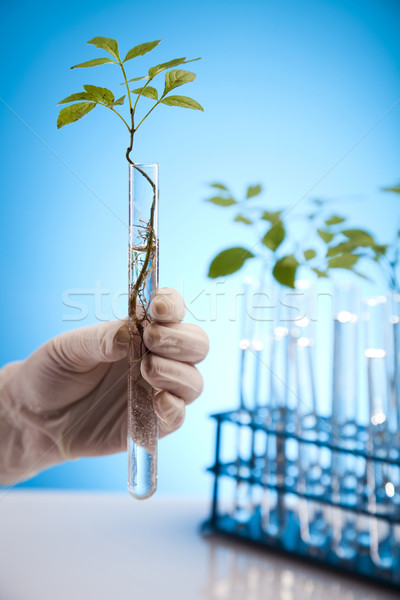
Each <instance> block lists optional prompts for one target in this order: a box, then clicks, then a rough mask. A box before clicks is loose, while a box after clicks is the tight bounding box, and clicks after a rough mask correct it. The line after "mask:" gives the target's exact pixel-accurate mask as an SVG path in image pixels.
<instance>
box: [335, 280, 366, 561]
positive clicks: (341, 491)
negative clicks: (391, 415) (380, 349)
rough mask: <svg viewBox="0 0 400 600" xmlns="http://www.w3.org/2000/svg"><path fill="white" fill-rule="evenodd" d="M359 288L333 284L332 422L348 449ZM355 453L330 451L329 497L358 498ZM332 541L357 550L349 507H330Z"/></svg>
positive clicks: (349, 551)
mask: <svg viewBox="0 0 400 600" xmlns="http://www.w3.org/2000/svg"><path fill="white" fill-rule="evenodd" d="M359 315H360V296H359V288H358V287H357V286H356V285H355V284H353V283H351V282H348V281H343V282H340V283H338V284H336V286H335V288H334V314H333V327H334V331H333V339H334V342H333V387H332V415H331V425H332V428H333V432H334V438H335V443H338V444H341V445H343V446H345V447H346V449H347V450H351V448H352V447H354V445H355V443H356V438H357V434H358V420H359V418H358V408H357V407H358V402H359V379H358V377H359V362H360V361H359ZM357 460H358V459H357V457H355V456H353V455H352V454H351V452H347V453H341V452H333V456H332V477H331V482H332V501H333V503H334V504H338V503H342V504H348V505H354V504H356V502H357V499H356V494H357V489H358V476H357V469H356V463H355V461H357ZM331 523H332V536H333V537H332V545H333V550H334V552H335V553H336V554H337V555H338V556H339V557H340V558H342V559H347V560H352V559H353V558H354V557H355V556H356V554H357V529H356V516H355V513H352V512H351V511H347V510H342V509H338V508H337V507H335V506H333V507H332V508H331Z"/></svg>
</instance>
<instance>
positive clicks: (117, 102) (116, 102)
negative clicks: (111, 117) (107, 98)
mask: <svg viewBox="0 0 400 600" xmlns="http://www.w3.org/2000/svg"><path fill="white" fill-rule="evenodd" d="M124 100H125V95H123V96H121V98H118V100H115V101H114V102H113V106H119V105H121V104H123V103H124Z"/></svg>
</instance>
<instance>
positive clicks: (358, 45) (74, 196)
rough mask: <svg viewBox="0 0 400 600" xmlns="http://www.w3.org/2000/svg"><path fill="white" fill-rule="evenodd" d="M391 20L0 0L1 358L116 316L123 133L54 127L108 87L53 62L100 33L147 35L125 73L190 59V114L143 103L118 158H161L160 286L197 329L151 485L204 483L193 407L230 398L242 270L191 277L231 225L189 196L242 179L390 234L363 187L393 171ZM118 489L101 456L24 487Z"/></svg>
mask: <svg viewBox="0 0 400 600" xmlns="http://www.w3.org/2000/svg"><path fill="white" fill-rule="evenodd" d="M399 17H400V10H399V3H398V2H397V1H389V0H386V1H384V2H381V1H368V2H365V1H364V0H360V1H354V0H345V1H334V0H325V1H321V0H318V1H312V0H304V1H302V2H298V1H295V0H282V1H280V2H272V1H271V0H263V1H256V0H247V2H237V1H234V0H230V1H219V2H215V1H212V2H211V1H210V0H203V1H202V2H201V3H192V2H180V1H177V0H171V1H170V2H160V1H157V0H153V1H152V2H151V3H144V2H132V1H130V2H120V1H113V2H110V1H102V0H96V2H93V1H86V2H84V3H83V2H76V1H75V0H71V1H70V2H68V4H64V3H57V2H49V1H40V0H39V1H37V2H34V3H32V2H28V1H26V0H21V1H20V2H17V3H14V2H10V1H8V2H2V6H1V13H0V22H1V25H0V30H1V37H2V47H3V52H2V76H1V92H0V98H1V102H0V127H1V132H2V143H1V146H0V154H1V167H2V168H1V173H2V175H1V180H0V190H1V199H2V201H1V221H0V225H1V237H0V244H1V256H2V261H1V282H2V294H1V298H0V310H1V313H0V314H1V331H2V334H1V349H0V354H1V356H0V364H4V363H6V362H8V361H11V360H16V359H22V358H24V357H26V356H27V355H28V354H29V353H31V352H32V351H33V350H35V349H36V348H37V347H38V346H39V345H40V344H42V343H43V342H45V341H46V340H47V339H49V338H51V337H52V336H54V335H56V334H58V333H60V332H62V331H66V330H68V329H71V328H73V327H78V326H81V325H88V324H90V323H95V322H96V320H99V319H100V320H101V319H103V320H108V319H112V318H115V317H114V316H113V314H114V315H115V316H117V317H123V316H124V314H125V312H126V296H123V294H124V293H125V290H126V278H127V273H126V271H127V268H126V247H127V176H128V169H127V164H126V162H125V159H124V152H125V148H126V145H127V136H126V130H124V127H123V125H122V124H120V122H118V121H117V119H116V117H115V116H114V115H112V114H111V113H109V114H108V113H106V112H105V114H103V115H100V114H99V113H100V110H101V108H97V109H96V110H95V111H93V112H92V113H90V114H89V115H88V116H87V117H85V119H83V120H82V121H81V122H80V123H79V124H74V125H71V126H68V127H65V128H63V129H61V130H60V131H57V129H56V126H55V123H56V118H57V114H58V110H59V109H58V107H56V103H57V102H58V101H59V100H60V99H61V98H64V97H65V96H67V95H69V94H71V93H73V92H76V91H79V90H80V89H81V85H82V84H84V83H91V84H95V85H106V86H107V87H111V88H112V89H114V90H115V92H116V93H117V90H119V89H122V88H119V85H118V84H119V82H120V78H119V77H118V76H117V69H115V68H113V67H110V66H107V65H106V66H104V67H97V68H96V69H88V70H75V71H70V70H69V67H70V66H71V65H73V64H76V63H79V62H82V61H86V60H90V59H91V58H95V57H97V56H103V52H102V51H101V50H97V49H95V48H93V47H92V46H86V45H85V42H86V41H87V40H89V39H91V38H92V37H94V36H97V35H103V36H107V37H114V38H116V39H118V41H119V43H120V48H121V51H122V52H124V51H127V50H128V49H129V48H131V47H132V46H134V45H136V44H138V43H141V42H144V41H150V40H153V39H160V38H161V39H162V40H164V41H163V43H162V44H160V45H159V47H158V48H157V49H156V50H155V51H154V52H153V53H152V54H150V55H147V56H145V57H143V58H138V59H136V60H135V61H131V62H130V63H128V70H129V74H130V76H131V77H133V76H137V75H142V74H144V73H145V72H146V71H147V68H148V67H149V66H151V65H152V64H157V63H159V62H163V61H166V60H169V59H172V58H175V57H178V56H179V57H180V56H185V55H186V56H188V57H189V58H194V57H197V56H202V57H203V60H202V61H199V62H197V63H194V64H193V65H191V66H192V67H193V70H194V71H195V72H196V73H197V79H196V81H195V82H194V83H192V84H190V89H189V86H187V88H186V89H185V91H183V90H182V93H183V94H187V95H191V96H193V97H194V98H196V99H197V100H198V101H199V102H200V103H201V104H202V105H203V106H204V107H205V112H204V113H201V112H195V111H189V110H187V111H184V110H180V109H176V108H169V107H164V106H161V107H159V108H158V109H157V110H156V111H155V112H154V114H153V115H152V116H151V118H150V119H149V120H148V121H147V122H146V123H145V125H144V127H143V129H142V131H140V132H139V134H138V136H137V140H136V142H135V153H134V157H135V160H136V161H138V162H159V163H160V165H161V167H160V181H161V196H160V198H161V200H160V224H161V225H160V226H161V232H160V235H161V284H162V285H168V286H171V287H176V288H177V289H178V290H180V291H181V292H182V293H183V294H184V296H185V298H186V301H187V304H188V320H191V321H193V322H198V323H199V324H201V325H202V326H203V327H204V328H205V329H206V331H207V332H208V334H209V336H210V339H211V351H210V355H209V357H208V358H207V360H206V361H205V362H204V363H203V365H201V367H200V368H201V371H202V373H203V375H204V378H205V381H206V385H205V390H204V393H203V395H202V397H201V398H200V399H199V400H198V401H197V402H196V403H195V404H194V405H193V406H191V407H190V408H189V409H188V411H187V420H186V423H185V426H184V427H183V428H182V429H181V430H180V431H179V432H177V433H176V434H174V435H173V436H170V437H169V438H167V439H164V440H162V441H161V442H160V447H159V449H160V467H159V491H160V493H163V494H176V493H179V494H186V495H200V494H208V493H209V490H210V481H209V478H208V476H207V475H206V474H204V472H203V471H204V468H205V466H206V465H208V464H209V463H210V462H211V459H212V453H213V433H214V430H213V426H212V424H211V423H209V422H208V420H207V415H208V414H209V413H210V412H213V411H215V410H220V409H223V408H226V407H230V406H232V405H235V404H236V402H237V379H236V376H235V375H234V376H232V373H235V372H236V371H235V369H236V367H237V360H238V353H237V341H238V335H239V333H238V327H239V325H238V322H237V320H236V319H235V318H234V314H233V313H234V311H233V309H232V306H233V304H232V303H233V302H234V294H235V292H236V291H237V290H238V289H239V288H240V284H241V275H238V276H236V277H234V278H231V279H227V280H226V282H225V283H223V284H222V283H220V284H216V283H215V282H214V283H213V282H210V281H209V280H207V278H206V272H207V265H208V263H209V261H210V259H211V258H212V257H213V256H214V255H215V253H216V252H217V251H218V250H220V249H223V248H225V247H228V246H229V245H231V244H233V245H237V244H238V243H244V242H245V240H246V238H245V235H246V234H245V233H244V231H243V228H240V226H234V225H231V224H229V221H228V219H227V218H226V213H225V212H224V210H221V209H217V208H214V207H213V206H211V205H209V204H207V203H205V202H204V201H203V199H204V198H205V197H207V195H208V190H207V184H208V183H209V182H211V181H213V180H222V181H224V182H226V183H228V184H229V185H230V186H231V187H232V189H233V190H235V192H236V193H237V194H239V195H240V194H241V193H243V190H244V189H245V187H246V186H247V185H248V184H249V183H256V182H261V183H262V184H263V185H264V187H265V188H266V190H267V191H266V195H265V200H266V204H267V205H268V207H271V208H272V207H274V206H276V205H282V204H285V205H288V206H289V205H290V204H292V203H293V202H297V201H299V200H300V199H302V198H303V197H305V198H307V197H315V196H321V197H326V198H330V199H331V200H332V205H333V206H338V207H339V209H340V210H341V212H346V213H347V214H348V215H349V216H350V218H351V219H352V220H353V222H354V224H355V225H362V226H364V227H372V228H373V230H374V231H375V232H376V233H377V235H378V237H379V236H380V237H381V238H382V239H388V238H390V237H391V235H392V234H393V232H394V231H395V226H396V222H397V221H398V219H399V216H400V210H399V207H398V201H397V197H396V196H393V197H391V196H389V195H385V194H382V192H381V191H380V188H381V187H382V186H385V185H393V184H395V183H398V181H399V179H400V164H399V158H400V137H399V130H400V104H397V105H396V106H395V107H394V108H393V109H392V110H390V111H389V109H390V108H391V107H392V106H393V104H394V103H395V102H397V101H398V100H399V98H400V74H399V64H400V38H399V35H398V31H399ZM122 93H123V92H121V94H122ZM144 102H147V101H146V100H144ZM149 106H150V104H149ZM387 111H389V112H388V113H387ZM386 113H387V114H386ZM384 115H386V116H384ZM382 117H383V118H382ZM378 121H379V122H378ZM377 122H378V123H377ZM374 125H375V126H374ZM371 128H372V129H371ZM102 201H103V202H102ZM305 201H306V200H301V202H300V203H299V205H298V207H297V208H296V209H295V210H301V208H302V206H303V207H304V203H305ZM104 203H105V204H107V205H109V206H111V207H112V209H113V211H114V212H115V213H116V215H118V217H119V218H117V217H116V216H115V215H113V214H112V213H111V212H110V210H109V209H108V208H107V207H106V206H105V204H104ZM238 227H239V228H238ZM96 282H97V283H96ZM96 285H97V286H100V287H101V288H102V289H103V290H108V294H106V293H104V295H103V296H102V299H101V306H97V307H96V306H95V300H94V297H93V294H92V293H87V294H86V295H85V296H84V297H82V298H81V299H79V300H80V301H82V302H85V304H86V306H87V312H88V314H87V317H86V318H85V319H84V320H81V321H74V320H71V319H74V318H75V317H76V315H77V314H78V313H79V311H77V309H74V308H73V307H68V306H66V305H65V304H64V303H63V297H64V298H65V294H66V293H68V290H69V291H71V290H73V291H74V290H78V289H81V293H82V290H83V292H85V290H86V292H90V290H93V288H94V287H95V286H96ZM218 285H219V286H220V287H219V288H218ZM382 285H383V284H382V282H380V283H379V282H378V283H377V284H376V287H377V289H378V288H380V289H383V288H382ZM217 291H223V292H224V295H222V294H221V295H218V296H216V292H217ZM120 294H122V296H121V297H119V295H120ZM74 299H75V300H77V299H78V297H77V296H74ZM113 303H114V310H113ZM125 481H126V455H124V454H120V455H116V456H112V457H106V458H94V459H81V460H78V461H74V462H70V463H67V464H64V465H62V466H59V467H55V468H52V469H49V470H48V471H46V472H44V473H42V474H40V475H38V476H37V477H36V478H34V479H33V480H31V481H29V482H26V483H24V484H23V485H24V486H36V487H55V488H90V489H114V490H123V489H125Z"/></svg>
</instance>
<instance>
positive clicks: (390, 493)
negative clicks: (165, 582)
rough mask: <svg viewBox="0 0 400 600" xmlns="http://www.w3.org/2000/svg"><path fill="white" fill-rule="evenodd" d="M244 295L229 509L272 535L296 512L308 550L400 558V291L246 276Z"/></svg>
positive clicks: (391, 563)
mask: <svg viewBox="0 0 400 600" xmlns="http://www.w3.org/2000/svg"><path fill="white" fill-rule="evenodd" d="M321 297H322V299H323V301H324V308H321V307H319V306H318V303H319V300H321ZM243 298H244V303H243V304H244V309H243V316H242V336H241V340H240V382H239V383H240V408H239V411H238V413H237V414H238V419H237V420H238V423H239V424H240V426H239V427H237V428H236V434H235V435H236V439H235V441H234V443H231V444H230V446H229V447H230V452H231V456H230V460H231V463H232V465H233V464H236V467H237V474H238V475H239V478H238V479H237V481H236V484H235V485H236V490H235V493H234V498H235V501H234V506H233V508H232V511H233V512H232V514H233V516H234V518H235V519H236V520H237V521H238V522H239V523H245V522H246V521H248V520H249V518H250V516H251V515H252V514H254V513H255V511H256V510H257V511H258V512H259V513H260V514H261V516H262V518H261V521H260V523H261V525H260V526H261V527H263V528H264V533H265V534H266V535H267V536H270V537H274V536H276V537H277V538H279V537H282V536H283V535H284V532H285V528H286V527H287V525H288V519H290V518H292V517H290V515H295V517H296V521H297V524H298V527H299V536H300V540H301V542H302V543H303V544H305V545H307V546H308V547H309V548H310V551H311V552H316V551H318V552H320V553H322V554H323V553H334V554H335V555H336V556H337V558H338V559H340V560H343V561H346V560H355V559H356V557H357V556H359V555H365V554H366V553H368V554H369V556H370V559H371V560H372V561H373V563H374V564H375V565H376V566H377V567H378V568H381V569H389V570H391V569H394V568H395V566H397V568H399V569H400V556H399V552H400V551H399V546H400V434H399V423H400V296H399V295H398V294H390V295H385V296H383V295H382V296H374V297H369V298H366V299H361V297H360V290H359V288H358V286H356V285H355V284H353V283H351V282H341V283H338V284H337V285H335V287H334V289H332V290H329V291H326V290H325V291H324V292H323V293H322V294H320V293H319V292H318V291H317V290H316V289H315V288H314V287H313V286H312V285H310V284H309V283H308V282H299V283H298V285H297V288H296V290H293V291H290V292H286V293H284V294H283V295H281V296H278V297H277V296H275V297H273V296H272V295H271V292H270V291H269V292H268V293H266V292H265V291H263V290H262V289H261V288H260V287H259V286H258V285H257V284H255V283H253V282H249V281H248V282H246V284H245V289H244V295H243ZM254 424H256V425H257V424H259V425H260V428H259V429H257V427H254ZM233 448H234V451H233V454H234V453H235V452H236V456H233V455H232V449H233ZM249 475H250V476H251V477H252V480H251V481H252V482H250V483H249V481H248V476H249ZM254 482H256V483H260V485H254ZM288 491H289V492H290V491H294V492H295V494H294V495H293V496H290V494H289V496H288V495H287V494H286V495H285V493H286V492H288ZM288 502H289V505H288Z"/></svg>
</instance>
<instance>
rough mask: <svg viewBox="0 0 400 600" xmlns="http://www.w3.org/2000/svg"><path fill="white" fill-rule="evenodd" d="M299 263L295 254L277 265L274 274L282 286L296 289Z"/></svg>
mask: <svg viewBox="0 0 400 600" xmlns="http://www.w3.org/2000/svg"><path fill="white" fill-rule="evenodd" d="M298 266H299V263H298V261H297V259H296V257H295V256H294V255H293V254H289V255H288V256H284V257H283V258H281V259H280V260H278V261H277V262H276V263H275V266H274V268H273V270H272V274H273V276H274V277H275V279H276V280H277V281H278V282H279V283H281V284H282V285H286V286H287V287H291V288H294V282H295V280H296V271H297V267H298Z"/></svg>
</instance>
